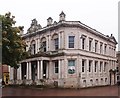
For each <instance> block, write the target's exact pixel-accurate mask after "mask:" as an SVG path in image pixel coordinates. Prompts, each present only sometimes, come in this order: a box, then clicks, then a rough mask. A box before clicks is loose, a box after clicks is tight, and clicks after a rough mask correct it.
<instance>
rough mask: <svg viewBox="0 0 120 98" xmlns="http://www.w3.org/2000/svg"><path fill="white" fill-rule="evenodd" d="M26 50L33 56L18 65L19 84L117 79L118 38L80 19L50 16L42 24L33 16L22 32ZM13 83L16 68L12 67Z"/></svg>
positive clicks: (64, 84)
mask: <svg viewBox="0 0 120 98" xmlns="http://www.w3.org/2000/svg"><path fill="white" fill-rule="evenodd" d="M22 37H23V39H24V40H25V42H26V44H27V45H28V46H27V47H26V51H28V52H29V53H30V54H31V56H30V57H29V58H27V59H25V60H23V61H21V64H20V67H19V68H18V69H17V84H22V83H25V84H33V83H34V84H36V85H41V84H42V82H43V81H44V83H45V84H48V85H57V86H59V87H75V88H76V87H80V88H82V87H92V86H101V85H110V84H111V85H114V84H115V83H116V75H115V74H116V73H115V70H116V44H117V42H116V40H115V38H114V36H113V35H112V34H111V36H108V35H104V34H102V33H100V32H98V31H97V30H95V29H93V28H91V27H89V26H87V25H85V24H83V23H81V22H80V21H66V15H65V14H64V12H62V13H61V14H60V15H59V22H56V21H54V22H53V19H52V18H51V17H49V18H48V19H47V26H46V27H41V25H40V24H38V23H37V20H36V19H33V20H32V23H31V26H30V28H29V29H28V31H27V33H26V34H24V35H22ZM9 70H10V74H11V75H10V76H11V78H10V83H13V77H12V75H13V71H12V70H13V68H10V69H9Z"/></svg>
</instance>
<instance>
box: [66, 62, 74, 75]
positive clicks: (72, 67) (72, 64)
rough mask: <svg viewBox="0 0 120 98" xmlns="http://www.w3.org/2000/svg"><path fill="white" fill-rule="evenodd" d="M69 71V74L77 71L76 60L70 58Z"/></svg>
mask: <svg viewBox="0 0 120 98" xmlns="http://www.w3.org/2000/svg"><path fill="white" fill-rule="evenodd" d="M68 73H69V74H74V73H75V60H68Z"/></svg>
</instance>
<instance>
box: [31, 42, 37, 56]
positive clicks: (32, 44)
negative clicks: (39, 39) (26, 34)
mask: <svg viewBox="0 0 120 98" xmlns="http://www.w3.org/2000/svg"><path fill="white" fill-rule="evenodd" d="M35 47H36V45H35V40H32V41H31V44H30V53H31V54H35Z"/></svg>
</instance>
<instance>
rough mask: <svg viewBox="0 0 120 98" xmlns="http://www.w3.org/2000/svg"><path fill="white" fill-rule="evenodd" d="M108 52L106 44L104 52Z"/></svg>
mask: <svg viewBox="0 0 120 98" xmlns="http://www.w3.org/2000/svg"><path fill="white" fill-rule="evenodd" d="M106 52H107V45H106V44H105V46H104V54H106Z"/></svg>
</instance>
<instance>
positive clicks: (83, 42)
mask: <svg viewBox="0 0 120 98" xmlns="http://www.w3.org/2000/svg"><path fill="white" fill-rule="evenodd" d="M82 49H85V37H82Z"/></svg>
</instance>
